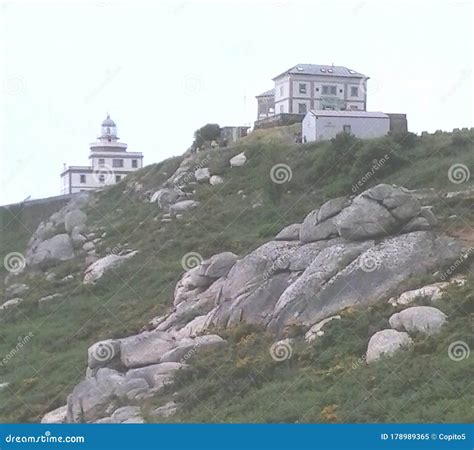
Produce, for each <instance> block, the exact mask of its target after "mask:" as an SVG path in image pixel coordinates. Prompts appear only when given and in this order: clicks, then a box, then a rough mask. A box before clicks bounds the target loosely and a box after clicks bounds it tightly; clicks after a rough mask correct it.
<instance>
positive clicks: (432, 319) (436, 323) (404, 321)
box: [389, 306, 447, 334]
mask: <svg viewBox="0 0 474 450" xmlns="http://www.w3.org/2000/svg"><path fill="white" fill-rule="evenodd" d="M446 319H447V316H446V314H444V313H443V312H442V311H440V310H439V309H437V308H433V307H431V306H413V307H411V308H407V309H404V310H403V311H401V312H399V313H395V314H393V315H392V316H391V317H390V320H389V322H390V326H391V327H392V328H394V329H395V330H399V331H407V332H408V333H423V334H435V333H438V332H439V331H440V330H441V327H442V326H443V325H444V324H445V323H446Z"/></svg>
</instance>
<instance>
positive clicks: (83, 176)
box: [61, 115, 143, 194]
mask: <svg viewBox="0 0 474 450" xmlns="http://www.w3.org/2000/svg"><path fill="white" fill-rule="evenodd" d="M89 160H90V165H89V166H68V167H66V166H65V167H64V169H63V171H62V172H61V194H74V193H76V192H80V191H87V190H91V189H97V188H100V187H103V186H106V185H109V184H115V183H118V182H119V181H120V180H121V179H122V178H123V177H125V176H126V175H127V174H129V173H130V172H133V171H135V170H137V169H140V168H141V167H143V154H142V153H141V152H128V151H127V144H125V143H124V142H119V137H118V136H117V126H116V124H115V122H114V121H113V120H112V119H111V118H110V116H109V115H107V118H106V119H105V120H104V121H103V122H102V127H101V134H100V136H99V137H98V138H97V141H96V142H93V143H92V144H90V154H89Z"/></svg>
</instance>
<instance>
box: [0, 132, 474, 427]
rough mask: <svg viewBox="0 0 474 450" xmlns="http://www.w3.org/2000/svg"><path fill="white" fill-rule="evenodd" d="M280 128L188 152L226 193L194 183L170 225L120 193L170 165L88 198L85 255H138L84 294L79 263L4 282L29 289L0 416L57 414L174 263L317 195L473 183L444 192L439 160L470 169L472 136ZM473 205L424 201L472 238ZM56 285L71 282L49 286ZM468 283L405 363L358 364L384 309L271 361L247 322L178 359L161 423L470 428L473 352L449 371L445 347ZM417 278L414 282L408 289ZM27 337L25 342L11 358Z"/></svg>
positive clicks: (458, 336)
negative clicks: (90, 356)
mask: <svg viewBox="0 0 474 450" xmlns="http://www.w3.org/2000/svg"><path fill="white" fill-rule="evenodd" d="M292 130H293V129H292V127H289V128H280V129H278V130H261V131H257V132H255V133H252V134H251V135H250V136H249V137H248V138H245V139H242V140H241V141H240V142H239V143H237V144H236V145H234V146H232V147H229V148H227V149H225V150H215V151H209V152H206V153H203V154H201V155H199V158H200V159H201V160H203V161H204V162H205V165H206V166H208V167H210V169H211V173H212V174H219V175H221V176H222V177H223V178H224V180H225V182H224V183H223V184H222V185H217V186H210V185H199V186H198V187H197V189H196V193H195V195H194V198H195V199H196V200H199V201H200V202H201V205H200V207H199V208H197V209H196V210H195V211H193V212H192V213H190V214H188V215H186V216H185V218H184V219H183V220H178V221H173V222H172V223H161V221H160V220H161V218H162V212H161V211H160V210H159V209H158V207H157V205H156V204H150V203H146V202H143V201H142V200H141V199H140V198H139V196H138V195H136V194H133V193H130V191H129V190H128V191H127V192H128V193H127V194H125V193H124V191H125V189H126V185H127V184H129V183H130V182H131V181H137V182H139V183H141V184H143V186H144V187H145V189H150V190H153V189H156V188H157V187H158V186H159V185H160V184H161V183H162V182H163V181H164V180H165V179H166V178H167V177H168V176H169V175H171V174H172V173H173V172H174V170H175V169H176V168H177V166H178V165H179V163H180V161H181V158H174V159H170V160H167V161H164V162H163V163H160V164H155V165H152V166H148V167H146V168H144V169H142V170H140V171H138V172H136V173H134V174H132V175H130V176H129V177H127V179H126V180H124V181H122V182H121V183H119V184H118V185H115V186H113V187H111V188H108V189H106V190H104V191H102V192H98V193H97V194H96V198H95V201H94V203H93V204H92V205H91V206H90V207H89V210H88V211H87V212H88V215H89V221H88V224H89V225H90V226H91V227H92V228H95V229H97V230H99V231H98V232H99V233H101V232H103V231H105V232H106V236H105V237H104V238H103V239H102V242H101V244H100V247H99V251H100V252H101V254H106V253H108V252H110V250H111V249H113V248H114V247H115V246H117V245H119V244H121V245H125V244H127V245H128V246H129V247H130V248H133V249H137V250H139V254H138V256H137V257H135V258H132V259H131V260H129V262H128V263H127V265H126V266H122V267H120V268H119V269H117V270H115V271H114V272H111V273H108V274H107V275H106V276H104V278H103V279H102V280H101V281H100V282H99V283H98V284H97V285H96V286H84V285H83V284H82V282H81V280H82V278H81V274H82V270H83V266H82V261H81V260H79V259H77V260H72V261H68V262H67V263H64V264H61V265H59V266H58V267H56V268H55V269H53V271H54V272H55V273H56V275H57V276H56V280H58V281H54V282H47V281H46V280H45V278H44V276H42V275H37V276H35V275H22V276H20V277H18V281H19V282H23V281H24V282H26V283H27V284H28V285H29V286H30V290H29V291H28V293H27V294H26V295H25V296H24V299H25V302H24V304H22V305H21V307H19V308H18V310H16V311H10V312H8V314H4V315H2V316H0V321H1V328H0V355H11V354H12V351H13V350H16V351H15V352H14V355H13V356H12V357H11V358H8V361H7V362H6V363H2V364H1V365H0V383H3V382H9V383H10V384H9V386H8V387H7V388H4V389H3V390H2V391H1V392H0V398H1V402H0V421H2V422H5V421H7V422H12V421H38V420H39V418H40V417H41V416H42V414H44V413H45V412H46V411H48V410H51V409H53V408H55V407H58V406H61V405H63V404H64V403H65V401H66V396H67V394H68V393H69V392H70V391H71V389H72V388H73V386H74V385H75V384H76V383H77V382H78V381H79V380H80V379H81V378H82V377H83V376H84V374H85V368H86V363H87V348H88V347H89V346H90V345H91V344H92V343H94V342H96V341H98V340H101V339H104V338H111V337H123V336H126V335H129V334H133V333H136V332H138V331H139V330H140V329H141V328H142V326H143V325H144V324H145V323H146V322H147V321H148V320H150V319H151V318H152V317H154V316H156V315H160V314H162V313H164V312H165V311H166V310H167V308H169V307H170V305H171V304H172V298H173V290H174V286H175V283H176V281H177V280H178V279H179V277H180V275H181V274H182V272H183V269H182V266H181V260H182V257H183V256H184V255H185V254H186V253H189V252H197V253H199V254H200V255H201V256H202V257H203V258H207V257H210V256H212V255H213V254H215V253H218V252H221V251H224V250H229V251H233V252H235V253H237V254H239V255H242V256H243V255H245V254H247V253H248V252H249V251H251V250H252V249H254V248H256V247H257V246H258V245H260V244H261V243H263V242H265V241H267V240H269V239H270V238H271V237H272V236H274V235H275V234H276V233H277V232H278V231H279V230H280V229H281V228H282V227H283V226H285V225H287V224H290V223H294V222H299V221H301V220H302V219H303V218H304V216H305V215H306V214H307V213H308V212H309V211H310V210H312V209H314V208H315V207H317V206H318V205H319V204H320V203H321V202H323V201H324V200H326V199H328V198H331V197H334V196H339V195H351V194H352V193H353V192H354V191H355V192H359V190H364V189H366V188H368V187H370V186H372V185H375V184H377V183H380V182H388V183H396V184H399V185H404V186H406V187H408V188H436V189H440V190H446V191H455V190H462V189H467V188H468V187H469V186H470V185H471V184H472V177H471V179H470V180H468V181H466V182H464V183H460V184H454V183H453V182H452V181H450V178H449V176H448V173H449V170H450V167H451V166H452V165H453V164H463V165H465V166H466V167H468V168H471V170H472V168H473V167H474V152H473V148H472V142H473V137H474V135H473V133H472V132H467V133H459V134H455V135H453V134H448V133H446V134H440V135H430V136H423V137H416V136H413V135H408V136H407V137H405V138H403V139H395V138H382V139H376V140H371V141H365V142H362V141H358V140H355V139H352V138H348V137H344V136H342V137H339V138H338V139H336V140H335V141H334V142H325V143H319V144H304V145H295V144H292V143H291V138H292V134H293V131H292ZM242 151H245V154H246V156H247V158H248V161H247V164H246V165H245V166H243V167H240V168H232V169H231V168H230V167H229V165H228V161H229V159H230V158H231V157H232V156H234V155H235V154H238V153H240V152H242ZM382 160H383V164H382V163H381V161H382ZM277 164H285V165H287V166H288V167H289V168H290V172H291V180H290V181H288V182H286V183H283V184H276V183H274V182H273V181H272V179H271V176H270V174H271V172H272V168H273V167H274V166H275V165H277ZM374 167H376V169H374ZM285 170H287V171H288V169H285ZM290 172H288V173H290ZM369 173H370V176H368V174H369ZM362 181H363V182H362ZM360 183H362V186H360ZM354 186H355V187H356V188H354ZM357 186H359V188H357ZM358 189H359V190H358ZM472 208H473V205H472V204H471V202H468V201H464V200H458V199H456V198H453V199H449V200H448V199H442V200H438V201H437V202H436V204H435V212H436V213H437V214H438V215H440V216H441V217H440V218H441V228H442V229H444V230H445V231H447V232H448V233H450V234H453V233H454V234H455V233H456V232H459V230H464V232H465V230H472V229H473V228H474V211H473V209H472ZM453 216H455V217H453ZM10 219H11V218H10ZM0 220H1V226H2V232H1V255H2V257H3V256H4V255H6V254H7V253H9V252H12V251H18V252H24V250H25V245H26V241H27V239H28V237H29V236H28V233H26V232H25V230H24V228H23V227H21V226H19V225H18V224H17V225H18V226H15V225H14V222H13V224H12V222H11V220H9V217H8V215H7V212H3V213H2V215H1V216H0ZM472 269H473V268H472V265H469V264H468V263H465V264H463V265H462V266H461V267H460V270H461V271H462V272H464V273H466V274H469V273H472ZM2 270H3V268H2ZM5 274H6V272H5V271H3V272H2V275H5ZM69 274H72V275H74V278H73V279H72V280H69V281H60V280H61V278H63V277H64V276H66V275H69ZM423 281H430V280H423ZM472 281H473V280H472V276H471V277H470V278H469V282H468V284H467V285H466V286H465V287H464V288H459V289H456V290H453V292H452V293H450V295H449V296H448V298H447V299H446V300H445V301H444V303H443V305H442V306H441V309H443V310H444V311H445V312H446V313H448V315H449V316H450V323H449V326H448V327H446V328H445V330H444V331H443V333H442V335H441V336H439V337H437V338H433V339H432V338H426V339H420V340H418V341H417V345H416V346H414V347H413V349H411V350H410V351H409V352H407V353H404V354H403V355H400V356H399V357H396V358H393V359H391V360H389V361H385V362H383V363H381V364H376V365H373V366H366V365H365V363H364V362H363V360H361V359H360V358H362V356H363V354H364V352H365V348H366V345H367V340H368V337H369V336H370V334H371V333H373V332H374V331H377V330H378V329H380V327H381V326H384V324H386V322H387V317H388V315H389V313H390V310H389V309H388V308H385V307H382V306H380V307H377V308H375V309H373V310H370V311H350V312H348V313H347V315H345V316H344V318H343V320H341V321H340V322H339V323H337V324H335V325H334V326H331V327H330V328H329V331H328V333H327V334H326V335H325V336H324V337H323V339H322V340H321V341H318V343H317V345H311V346H304V345H302V344H301V348H300V347H299V346H298V347H297V348H295V349H294V354H293V357H292V358H290V359H289V360H288V361H285V362H283V363H276V362H274V361H273V360H272V359H271V358H270V356H269V353H268V348H269V346H270V345H271V342H272V337H271V336H267V335H265V334H262V333H260V332H259V331H258V330H251V329H245V327H243V328H242V329H239V330H233V331H232V333H229V332H227V331H226V332H225V334H226V337H227V338H228V340H229V342H230V345H229V346H227V347H226V348H225V349H223V350H222V351H220V352H216V353H215V354H212V355H209V356H206V357H201V356H199V357H198V358H195V359H194V360H192V361H191V365H192V370H191V371H190V372H189V373H188V374H187V375H183V379H180V380H178V382H179V383H180V384H179V386H181V388H180V389H179V400H180V401H183V402H184V403H185V405H186V408H184V409H183V412H181V413H180V415H178V416H177V417H176V418H175V419H173V420H186V421H187V420H191V421H196V420H199V421H200V420H203V421H292V422H293V421H301V422H303V421H368V420H370V421H398V420H401V421H424V420H433V421H467V420H471V419H472V410H471V408H470V406H467V405H468V404H469V403H468V402H469V398H468V395H467V393H469V392H472V389H470V387H471V388H472V386H470V384H469V383H470V382H471V378H472V377H470V376H469V374H470V373H472V357H471V358H470V359H466V360H464V361H460V362H453V361H451V360H450V359H449V358H448V356H447V347H448V346H449V343H450V342H453V341H456V340H462V341H465V342H468V341H469V337H470V336H471V328H470V319H471V318H472V300H473V295H474V293H473V283H472ZM417 282H418V283H420V282H421V280H413V283H414V284H417ZM56 292H59V293H62V294H63V298H62V299H60V300H58V301H56V302H54V303H51V305H49V306H47V307H43V308H38V307H37V305H36V303H35V300H37V299H38V298H41V297H43V296H45V295H49V294H52V293H56ZM297 332H298V330H296V331H295V333H297ZM29 333H32V337H31V339H30V340H29V341H28V342H27V344H26V345H24V346H22V347H21V348H19V349H18V342H19V341H20V340H21V339H22V338H23V337H25V336H27V335H29ZM223 333H224V332H223ZM469 343H470V347H471V348H472V344H473V342H472V341H469ZM353 365H355V368H353V367H352V366H353ZM167 395H171V393H167ZM158 400H161V399H154V400H153V402H151V405H150V407H151V406H152V405H153V404H158ZM471 403H472V402H471Z"/></svg>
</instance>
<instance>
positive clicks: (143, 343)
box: [120, 331, 176, 367]
mask: <svg viewBox="0 0 474 450" xmlns="http://www.w3.org/2000/svg"><path fill="white" fill-rule="evenodd" d="M175 346H176V342H175V341H174V340H172V339H171V337H170V336H168V335H167V334H166V333H162V332H159V331H151V332H144V333H141V334H137V335H135V336H129V337H127V338H124V339H121V345H120V358H121V361H122V364H123V365H124V366H125V367H143V366H147V365H150V364H156V363H158V362H159V361H160V359H161V357H162V355H164V354H165V353H166V352H167V351H169V350H171V349H172V348H174V347H175Z"/></svg>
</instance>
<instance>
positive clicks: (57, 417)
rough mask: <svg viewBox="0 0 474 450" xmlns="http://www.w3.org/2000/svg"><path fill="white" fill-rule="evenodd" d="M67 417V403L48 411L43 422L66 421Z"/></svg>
mask: <svg viewBox="0 0 474 450" xmlns="http://www.w3.org/2000/svg"><path fill="white" fill-rule="evenodd" d="M66 419H67V405H64V406H60V407H59V408H56V409H54V410H53V411H50V412H48V413H46V414H45V415H44V416H43V418H42V419H41V423H46V424H49V423H66Z"/></svg>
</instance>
